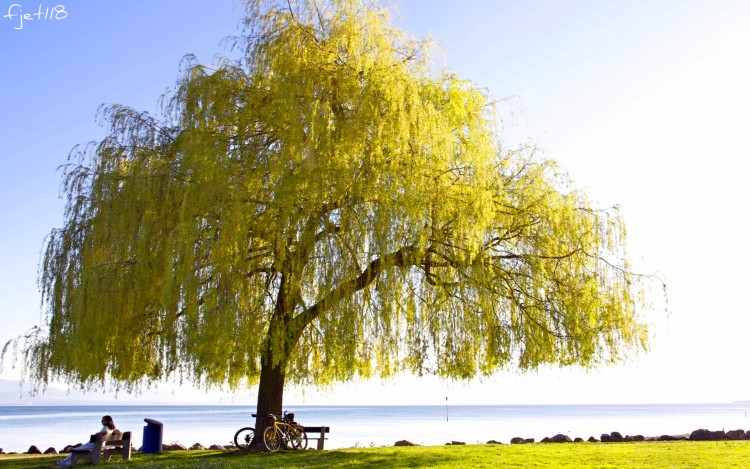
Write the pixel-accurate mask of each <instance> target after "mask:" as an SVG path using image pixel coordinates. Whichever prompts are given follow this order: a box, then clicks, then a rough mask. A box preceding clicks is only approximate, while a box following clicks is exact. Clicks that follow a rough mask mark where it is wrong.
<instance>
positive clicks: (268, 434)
mask: <svg viewBox="0 0 750 469" xmlns="http://www.w3.org/2000/svg"><path fill="white" fill-rule="evenodd" d="M263 444H264V445H265V447H266V449H267V450H268V451H270V452H272V453H275V452H276V451H278V450H279V448H280V447H281V435H280V434H279V432H277V431H276V428H274V427H268V428H266V429H265V430H263Z"/></svg>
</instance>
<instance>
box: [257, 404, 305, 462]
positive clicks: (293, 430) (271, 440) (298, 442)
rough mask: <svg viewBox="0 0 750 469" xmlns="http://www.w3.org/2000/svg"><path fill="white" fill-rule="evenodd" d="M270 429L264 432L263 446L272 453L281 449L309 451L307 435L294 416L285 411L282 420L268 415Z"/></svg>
mask: <svg viewBox="0 0 750 469" xmlns="http://www.w3.org/2000/svg"><path fill="white" fill-rule="evenodd" d="M266 420H267V422H268V427H266V429H265V430H263V445H265V447H266V449H267V450H268V451H270V452H272V453H275V452H276V451H278V450H279V449H280V448H291V449H307V433H305V429H304V428H303V427H302V426H301V425H299V424H298V423H297V422H295V421H294V414H293V413H287V411H284V415H283V416H282V417H281V419H279V418H278V416H276V415H274V414H268V418H267V419H266Z"/></svg>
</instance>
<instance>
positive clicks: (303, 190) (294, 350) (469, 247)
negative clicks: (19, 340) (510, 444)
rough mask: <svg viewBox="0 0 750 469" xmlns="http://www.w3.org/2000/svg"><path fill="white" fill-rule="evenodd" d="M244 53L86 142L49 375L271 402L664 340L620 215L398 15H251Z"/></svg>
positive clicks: (70, 204)
mask: <svg viewBox="0 0 750 469" xmlns="http://www.w3.org/2000/svg"><path fill="white" fill-rule="evenodd" d="M235 46H236V47H238V50H239V52H240V55H241V57H240V58H239V59H236V60H234V59H232V60H230V59H226V60H225V61H223V62H221V63H220V64H218V65H216V66H213V67H208V66H204V65H201V64H199V63H197V61H195V60H191V59H189V60H188V63H187V66H186V67H185V69H184V72H183V73H182V75H181V77H180V79H179V81H178V82H177V84H176V86H175V87H174V89H173V90H172V91H170V92H168V93H167V94H166V95H165V96H164V98H163V106H162V107H163V115H161V116H159V117H153V116H151V115H149V114H146V113H142V112H138V111H136V110H133V109H130V108H128V107H124V106H109V107H106V108H103V109H102V111H101V114H100V115H101V118H102V122H103V123H104V124H105V125H107V126H108V129H109V130H108V134H107V137H106V138H105V139H104V140H102V141H101V142H98V143H94V144H89V145H85V146H82V147H78V148H76V149H74V151H73V152H71V161H70V163H69V165H67V166H66V171H65V175H64V189H63V192H64V194H65V196H66V197H67V206H66V210H65V221H64V225H63V227H62V228H60V229H56V230H53V231H52V232H51V234H50V236H49V238H48V242H47V245H46V250H45V251H44V253H43V258H42V261H41V267H40V272H41V273H40V285H41V290H42V295H43V305H44V311H45V316H44V317H45V323H44V324H43V326H42V327H40V328H39V329H38V330H37V333H36V334H32V335H29V336H28V337H27V340H26V342H25V343H24V346H23V350H22V352H23V356H24V361H25V368H26V370H27V373H28V375H29V376H30V377H31V378H32V379H33V380H34V381H36V382H41V383H46V382H48V381H49V380H50V379H60V378H61V379H63V380H65V381H67V382H69V383H73V384H75V385H78V386H80V387H84V388H85V387H90V386H98V385H102V384H103V383H105V382H107V381H109V380H112V381H113V382H115V383H118V384H119V385H122V386H125V387H127V388H130V387H138V386H140V385H143V384H146V383H151V382H158V381H159V380H161V379H163V378H164V377H169V376H181V377H182V378H183V379H188V380H190V381H191V382H194V383H199V384H201V385H209V386H210V385H220V384H225V383H228V384H229V385H230V386H231V387H241V386H246V385H254V384H256V383H258V382H259V381H260V390H259V396H260V397H259V412H260V411H261V410H260V407H262V408H263V409H271V410H276V411H278V410H280V406H281V392H282V390H283V386H284V383H285V382H294V383H300V384H315V385H324V384H328V383H332V382H336V381H341V380H348V379H352V378H354V377H371V376H382V377H389V376H392V375H393V374H394V373H397V372H399V371H408V372H411V373H415V374H417V375H422V374H437V375H439V376H442V377H450V378H470V377H473V376H477V375H490V374H492V373H493V372H496V371H497V370H499V369H502V368H504V367H520V368H522V369H533V368H535V367H538V366H540V365H542V364H556V365H569V364H580V365H584V366H589V365H594V364H597V363H601V362H607V361H615V360H618V359H620V358H621V357H622V354H623V352H626V351H628V350H632V349H641V348H645V346H646V327H645V326H644V325H643V324H642V321H641V320H639V319H638V314H637V313H638V311H639V306H640V305H641V304H642V300H643V298H642V293H641V290H640V289H639V287H638V285H639V284H638V281H637V278H636V277H635V276H634V275H633V274H632V273H630V269H629V266H628V263H627V258H626V255H625V228H624V225H623V222H622V219H621V217H620V215H619V213H618V212H617V210H616V209H606V210H598V209H596V208H595V207H594V206H593V205H592V203H591V202H590V201H589V199H588V198H587V196H586V195H585V194H584V193H582V192H581V191H579V190H577V189H576V188H575V186H574V185H573V184H572V183H571V181H570V180H569V179H568V177H567V176H566V175H565V173H564V172H563V171H561V170H560V169H559V168H558V167H557V166H556V165H555V164H554V163H553V162H552V161H549V160H544V159H541V158H537V157H535V156H534V155H533V152H530V151H526V150H524V149H511V148H505V147H503V145H502V142H501V139H500V131H499V128H500V127H499V125H498V122H497V118H496V115H495V104H494V102H493V100H492V98H491V97H490V94H489V92H487V91H485V90H483V89H480V88H479V87H477V86H476V85H474V84H473V83H472V82H470V81H467V80H465V79H461V78H459V77H458V76H456V75H455V74H454V73H452V72H450V71H449V70H438V67H436V65H435V63H434V62H433V61H432V59H431V57H432V52H431V51H432V47H431V42H430V41H428V40H424V39H420V38H416V37H413V36H411V35H409V34H407V33H406V32H404V31H401V30H399V29H397V28H396V27H394V26H393V24H392V22H391V18H390V10H389V9H388V8H386V7H383V6H381V5H380V4H378V3H377V2H374V1H369V0H295V1H290V2H285V1H284V2H274V1H257V2H256V1H250V2H248V3H247V19H246V22H245V29H244V30H243V32H242V35H241V36H240V37H238V38H236V41H235ZM6 351H7V345H6ZM92 357H96V358H92ZM276 394H278V397H271V395H276ZM263 396H265V397H263Z"/></svg>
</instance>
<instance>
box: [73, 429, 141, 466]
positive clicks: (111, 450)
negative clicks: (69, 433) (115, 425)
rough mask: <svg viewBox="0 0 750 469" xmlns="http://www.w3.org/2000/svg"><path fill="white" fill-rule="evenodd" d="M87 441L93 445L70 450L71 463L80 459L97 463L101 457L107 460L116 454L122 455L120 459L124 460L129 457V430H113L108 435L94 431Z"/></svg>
mask: <svg viewBox="0 0 750 469" xmlns="http://www.w3.org/2000/svg"><path fill="white" fill-rule="evenodd" d="M89 443H92V444H93V447H91V448H88V449H74V450H73V451H71V454H72V455H73V459H72V462H73V464H75V463H77V462H78V461H79V460H81V459H90V460H91V463H92V464H99V462H101V460H102V458H103V459H104V461H105V462H107V461H109V459H110V458H111V457H112V456H116V455H119V456H122V459H125V460H127V459H130V451H131V447H132V445H131V444H130V432H124V433H123V432H121V431H119V430H114V431H113V432H112V433H110V434H109V435H103V434H101V433H95V434H93V435H91V439H90V440H89Z"/></svg>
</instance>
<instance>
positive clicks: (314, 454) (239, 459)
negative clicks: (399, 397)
mask: <svg viewBox="0 0 750 469" xmlns="http://www.w3.org/2000/svg"><path fill="white" fill-rule="evenodd" d="M57 459H60V456H59V455H53V456H31V455H0V469H20V468H48V467H54V464H55V461H56V460H57ZM87 465H90V464H89V463H88V462H86V463H81V464H79V465H78V466H77V467H83V466H87ZM102 467H106V468H108V469H116V468H174V469H177V468H192V469H226V468H251V469H252V468H305V469H317V468H354V469H360V468H384V467H387V468H411V467H434V468H445V469H456V468H462V467H470V468H497V467H501V468H527V467H530V468H540V467H544V468H618V469H619V468H624V467H634V468H644V469H645V468H655V469H657V468H658V469H664V468H722V469H724V468H737V467H745V468H750V442H748V441H721V442H689V441H675V442H646V443H607V444H605V443H579V444H532V445H504V446H500V445H468V446H435V447H405V448H395V447H383V448H367V449H360V448H353V449H345V450H330V451H321V452H319V451H304V452H303V451H300V452H297V451H284V452H280V453H276V454H270V453H249V454H246V453H242V452H240V451H236V450H235V451H225V452H219V451H169V452H164V453H162V454H158V455H142V454H134V455H133V459H132V460H130V461H127V462H122V461H121V460H119V459H113V461H112V462H110V463H108V464H104V465H103V466H102Z"/></svg>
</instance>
